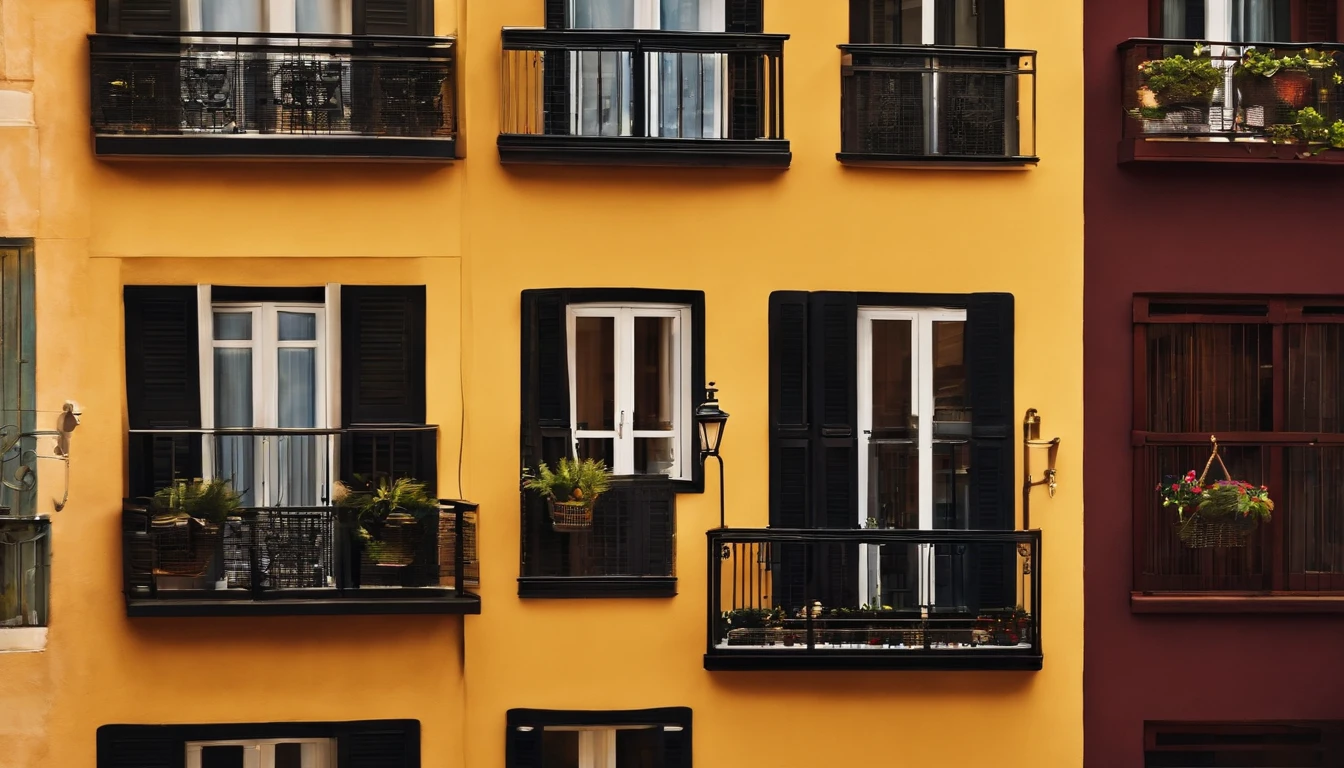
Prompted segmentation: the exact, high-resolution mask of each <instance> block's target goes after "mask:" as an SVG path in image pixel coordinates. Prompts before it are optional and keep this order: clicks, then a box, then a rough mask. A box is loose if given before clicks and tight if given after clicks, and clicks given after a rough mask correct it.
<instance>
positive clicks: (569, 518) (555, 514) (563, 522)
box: [546, 496, 597, 533]
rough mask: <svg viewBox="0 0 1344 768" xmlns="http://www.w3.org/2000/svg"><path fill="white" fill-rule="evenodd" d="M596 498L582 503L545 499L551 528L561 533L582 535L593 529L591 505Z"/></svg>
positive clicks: (595, 501)
mask: <svg viewBox="0 0 1344 768" xmlns="http://www.w3.org/2000/svg"><path fill="white" fill-rule="evenodd" d="M596 503H597V497H596V496H594V497H593V498H591V499H586V500H584V501H556V500H555V499H547V500H546V506H547V507H548V508H549V509H550V511H551V527H553V528H555V530H557V531H560V532H561V533H583V532H585V531H589V530H591V529H592V527H593V505H595V504H596Z"/></svg>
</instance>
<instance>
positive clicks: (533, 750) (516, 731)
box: [504, 710, 543, 768]
mask: <svg viewBox="0 0 1344 768" xmlns="http://www.w3.org/2000/svg"><path fill="white" fill-rule="evenodd" d="M507 722H508V726H507V727H508V732H507V733H506V734H505V736H504V768H542V766H541V757H542V753H541V735H542V732H543V727H542V725H541V724H540V723H537V722H533V721H531V720H528V719H526V718H523V717H520V716H519V714H518V712H517V711H516V710H510V711H509V713H508V716H507Z"/></svg>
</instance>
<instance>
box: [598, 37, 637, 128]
mask: <svg viewBox="0 0 1344 768" xmlns="http://www.w3.org/2000/svg"><path fill="white" fill-rule="evenodd" d="M598 55H601V54H598ZM644 70H645V67H644V42H643V41H642V40H636V41H635V50H634V53H632V54H631V60H630V82H631V84H632V85H633V86H634V88H633V89H632V90H633V91H634V93H633V94H631V97H632V107H631V110H632V114H631V115H630V134H631V135H632V136H635V137H638V138H647V137H648V97H649V83H648V82H647V74H646V73H645V71H644ZM617 77H618V78H619V77H620V73H619V72H618V73H617ZM617 109H619V107H617Z"/></svg>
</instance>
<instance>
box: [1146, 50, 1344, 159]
mask: <svg viewBox="0 0 1344 768" xmlns="http://www.w3.org/2000/svg"><path fill="white" fill-rule="evenodd" d="M1341 51H1344V45H1340V44H1337V43H1227V42H1200V41H1195V40H1162V39H1149V38H1136V39H1132V40H1127V41H1126V42H1124V43H1122V44H1121V45H1120V59H1121V75H1120V77H1121V87H1120V98H1121V105H1120V106H1121V112H1122V115H1123V120H1124V136H1125V138H1129V139H1150V138H1158V139H1174V138H1188V139H1192V140H1211V139H1217V140H1221V141H1238V142H1262V143H1276V144H1286V145H1300V144H1317V145H1320V146H1329V145H1330V143H1331V132H1330V126H1332V125H1333V124H1334V122H1335V121H1336V120H1341V119H1344V69H1342V67H1344V57H1341V56H1340V55H1339V54H1340V52H1341ZM1248 52H1250V55H1251V56H1256V55H1258V54H1269V55H1270V56H1272V57H1273V58H1275V59H1279V60H1280V63H1281V64H1282V65H1281V66H1280V65H1271V66H1268V67H1264V66H1252V67H1247V66H1245V60H1246V58H1247V54H1248ZM1177 56H1179V57H1181V61H1177V60H1176V58H1175V57H1177ZM1285 59H1286V60H1287V62H1286V63H1283V60H1285ZM1253 64H1254V62H1253ZM1266 73H1268V75H1267V74H1266ZM1308 110H1310V111H1308ZM1313 113H1314V114H1313ZM1336 141H1337V142H1339V143H1341V145H1342V146H1344V133H1337V138H1336Z"/></svg>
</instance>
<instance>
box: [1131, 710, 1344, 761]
mask: <svg viewBox="0 0 1344 768" xmlns="http://www.w3.org/2000/svg"><path fill="white" fill-rule="evenodd" d="M1143 740H1144V763H1143V765H1144V768H1186V766H1224V765H1226V766H1238V767H1239V768H1280V767H1281V766H1299V765H1300V766H1326V765H1344V722H1340V721H1337V720H1315V721H1313V720H1301V721H1292V720H1288V721H1271V722H1253V723H1227V722H1223V723H1197V722H1145V723H1144V724H1143Z"/></svg>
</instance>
